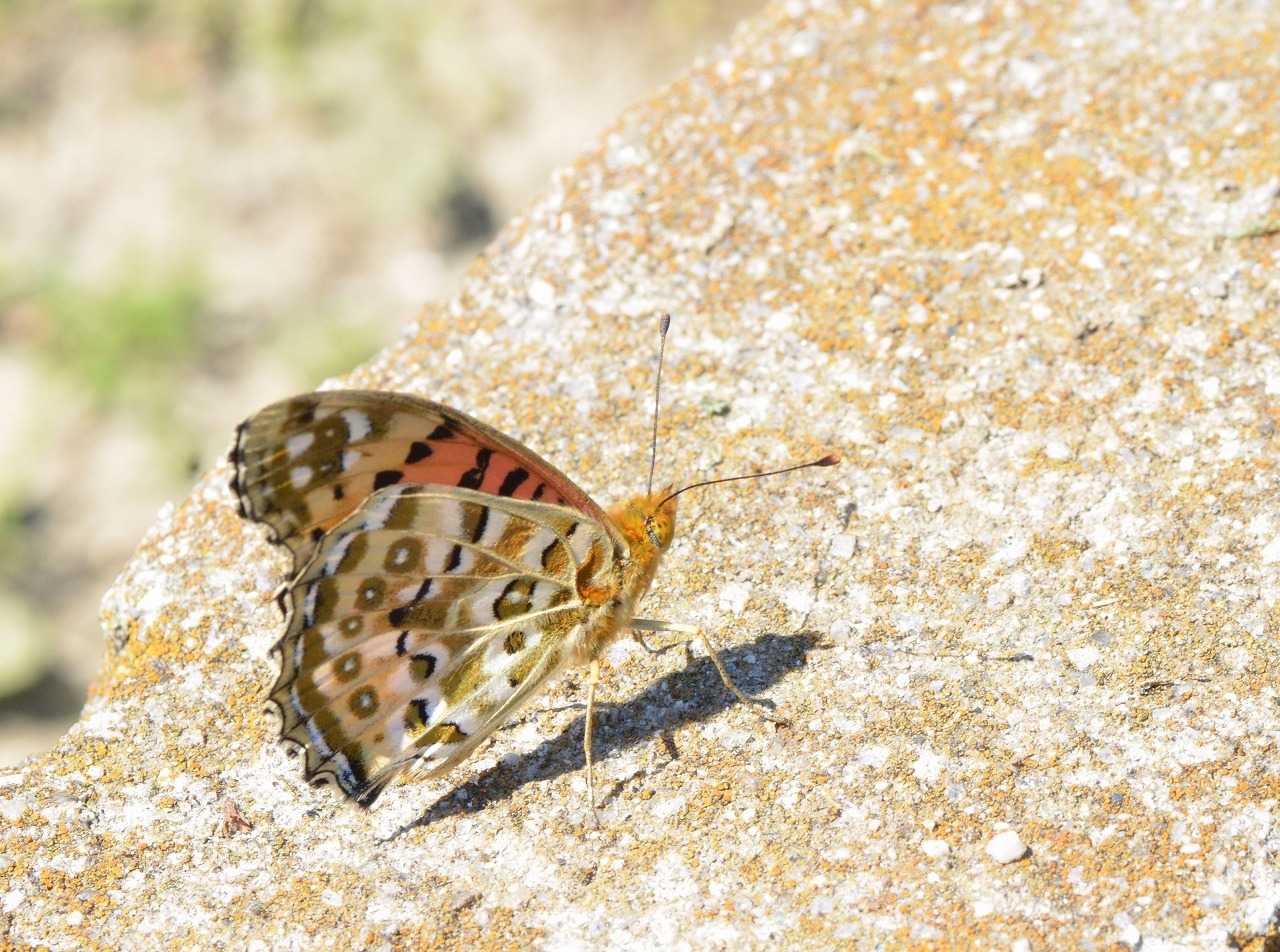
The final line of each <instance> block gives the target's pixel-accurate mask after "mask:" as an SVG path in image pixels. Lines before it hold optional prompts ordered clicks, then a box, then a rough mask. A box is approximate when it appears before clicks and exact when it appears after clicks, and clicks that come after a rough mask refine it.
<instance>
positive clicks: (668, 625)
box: [631, 618, 698, 655]
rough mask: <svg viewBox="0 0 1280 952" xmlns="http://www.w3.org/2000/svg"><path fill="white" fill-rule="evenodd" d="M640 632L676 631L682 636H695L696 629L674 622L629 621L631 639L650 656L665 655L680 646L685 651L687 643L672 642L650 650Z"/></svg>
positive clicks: (646, 619) (643, 619) (638, 619)
mask: <svg viewBox="0 0 1280 952" xmlns="http://www.w3.org/2000/svg"><path fill="white" fill-rule="evenodd" d="M642 631H677V632H680V633H681V634H684V635H696V634H698V629H697V628H694V627H693V626H692V625H682V624H680V623H679V622H674V621H658V620H657V619H652V618H633V619H631V637H632V638H633V639H635V641H636V643H637V644H638V645H640V647H641V648H643V649H644V650H645V651H646V652H647V653H649V654H651V655H662V654H666V653H667V652H668V651H670V650H671V649H672V648H679V647H681V646H682V645H683V646H684V647H685V648H686V649H687V648H688V647H689V641H688V640H685V641H674V642H672V643H671V644H669V645H663V646H662V647H661V648H650V647H649V644H648V642H646V641H645V640H644V636H643V635H641V634H640V632H642Z"/></svg>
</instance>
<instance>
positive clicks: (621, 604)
mask: <svg viewBox="0 0 1280 952" xmlns="http://www.w3.org/2000/svg"><path fill="white" fill-rule="evenodd" d="M667 496H668V493H666V492H661V493H652V494H649V495H646V496H635V497H633V498H631V499H629V500H627V501H626V502H624V503H622V504H621V505H618V506H615V507H614V508H612V509H610V510H609V519H610V520H611V521H612V522H613V524H614V526H615V527H616V528H617V530H618V533H619V535H621V536H622V538H623V539H624V540H625V541H626V543H627V556H626V558H623V559H619V560H618V562H617V566H616V572H617V584H616V585H615V586H613V587H612V590H611V591H607V592H606V591H600V590H593V589H592V588H591V587H590V585H589V584H588V585H584V584H583V582H582V577H581V575H580V576H579V585H578V594H579V596H580V597H581V598H582V601H583V604H585V605H588V606H599V607H600V608H601V609H603V611H600V610H599V609H597V611H595V612H593V614H592V617H591V620H590V621H589V623H588V624H587V628H586V633H585V637H584V638H583V639H582V641H581V642H580V643H579V647H578V650H577V652H576V653H575V655H574V658H573V663H575V664H587V663H588V662H590V661H593V660H594V659H596V658H598V657H600V654H601V653H602V652H603V651H604V650H605V649H606V648H608V647H609V645H611V644H612V643H613V642H615V641H617V640H618V638H619V637H621V636H622V635H623V634H624V633H625V632H626V631H627V626H628V625H629V624H630V623H631V620H632V619H633V618H634V617H635V614H636V609H637V607H638V606H639V604H640V600H641V599H642V598H644V595H645V593H646V592H647V591H649V586H650V585H652V584H653V579H654V576H656V575H657V574H658V564H659V563H660V562H661V561H662V554H663V553H664V552H666V551H667V547H668V546H669V545H671V540H672V538H673V537H674V536H675V527H676V502H677V500H675V499H670V498H666V497H667ZM664 499H666V501H665V502H664V501H663V500H664Z"/></svg>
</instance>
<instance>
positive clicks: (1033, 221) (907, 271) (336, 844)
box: [0, 2, 1280, 950]
mask: <svg viewBox="0 0 1280 952" xmlns="http://www.w3.org/2000/svg"><path fill="white" fill-rule="evenodd" d="M1278 11H1280V8H1278V7H1277V6H1276V5H1274V4H1271V3H1263V2H1258V3H1248V2H1227V3H1219V4H1200V3H1181V2H1148V3H1141V4H1130V5H1122V4H1112V3H1088V2H1085V3H1077V4H1066V3H1018V2H1006V3H983V2H971V3H970V2H966V3H955V4H928V3H919V4H916V5H913V6H908V5H902V4H884V5H882V6H880V7H878V8H874V7H869V6H857V5H853V4H848V5H842V4H835V3H815V4H806V3H787V4H783V5H780V6H775V7H773V8H771V9H770V10H769V11H767V12H765V13H764V14H762V15H761V16H759V17H758V18H757V19H755V20H753V21H751V22H749V23H747V24H746V25H744V28H743V29H742V30H741V31H740V32H739V33H738V35H737V37H736V39H735V41H734V43H733V45H732V46H731V47H730V48H727V49H725V50H722V51H720V52H719V53H718V54H717V55H715V56H713V57H710V58H709V59H708V60H707V61H706V62H705V63H699V64H695V66H694V67H693V68H692V69H691V70H690V71H689V72H688V74H687V75H685V76H684V77H683V78H682V79H681V80H680V81H678V82H677V83H676V84H675V85H673V86H672V87H671V88H669V89H666V90H663V91H661V92H658V93H657V94H655V95H654V96H653V98H652V99H650V100H649V101H647V102H644V103H641V104H639V105H638V106H637V107H635V108H634V109H633V110H631V111H630V112H629V113H627V114H626V115H624V116H623V117H622V118H621V119H620V121H619V123H618V124H617V126H616V127H615V128H614V129H613V130H612V131H610V132H609V133H608V134H606V135H605V136H604V137H603V139H602V140H601V141H600V143H598V145H597V146H596V147H595V149H594V151H591V152H589V153H588V154H586V155H584V156H583V157H582V158H581V159H580V160H579V162H578V163H577V164H576V165H575V166H573V167H572V168H569V169H567V170H565V171H564V172H563V173H562V174H560V175H559V176H558V177H557V179H556V181H555V182H554V184H553V185H552V186H551V187H550V188H549V189H548V190H547V192H546V193H545V195H544V197H543V198H542V199H541V200H540V201H539V202H537V203H536V204H535V205H534V206H533V207H531V208H530V209H529V211H528V213H527V214H526V215H525V216H524V217H522V218H519V219H517V220H515V221H513V222H511V223H510V224H509V226H508V227H507V228H506V229H505V231H504V232H503V233H502V234H501V236H500V238H499V239H498V240H497V242H496V243H495V244H494V245H493V246H492V247H491V249H490V250H489V252H488V254H487V255H486V256H485V257H484V258H483V259H481V260H480V261H478V262H477V264H476V266H475V268H474V270H473V271H472V272H471V273H470V275H469V276H468V278H467V280H466V282H465V284H464V286H463V287H462V288H461V289H460V291H459V294H458V295H457V297H456V298H455V299H454V300H452V301H450V302H448V303H447V304H444V305H442V306H440V307H433V308H429V309H428V310H427V311H426V312H424V313H423V314H422V315H421V316H420V317H419V318H418V319H417V320H416V321H415V322H413V323H412V324H411V325H410V326H409V327H408V329H407V331H406V334H405V336H404V338H403V339H401V340H400V341H399V342H397V343H395V344H394V345H393V346H391V347H389V348H388V349H387V350H386V351H385V352H384V353H383V354H382V355H381V356H380V357H379V358H378V359H376V360H375V361H373V362H372V363H371V364H370V365H368V366H366V367H363V368H361V369H360V370H359V371H357V372H356V373H354V374H353V375H352V376H351V377H350V378H349V379H348V381H347V382H349V383H353V384H357V385H362V386H384V387H393V388H403V389H407V390H411V391H413V392H416V393H421V394H425V395H429V396H431V397H433V398H435V399H439V400H443V401H445V402H447V403H451V404H453V405H456V406H458V407H460V408H462V409H465V410H467V411H469V412H471V413H473V414H475V415H477V416H480V417H481V418H483V419H485V420H487V421H489V422H491V423H493V424H495V425H497V426H500V427H502V428H503V429H505V430H507V431H509V432H511V433H514V434H516V435H518V436H519V437H521V438H522V439H524V440H526V441H527V442H528V443H529V444H530V445H531V446H533V447H534V448H536V449H537V450H538V451H539V452H541V453H542V454H543V455H545V456H547V457H548V458H550V459H552V460H553V461H555V462H556V463H557V464H558V465H559V466H560V467H561V468H563V469H564V470H565V471H567V472H568V473H570V474H571V475H573V476H575V477H576V478H578V479H579V480H580V481H581V483H582V484H583V485H584V486H585V487H586V488H587V489H588V490H589V491H591V492H592V493H593V494H595V495H596V496H597V498H599V499H601V500H602V501H605V502H612V501H615V500H616V499H618V498H619V497H621V496H625V495H628V494H630V493H633V492H636V491H638V490H639V489H641V488H642V487H643V484H644V478H645V473H646V470H647V460H646V443H647V436H648V427H649V412H650V406H651V387H652V383H653V376H654V365H655V360H654V356H655V342H656V331H655V327H656V314H657V312H659V311H660V310H669V311H671V312H672V313H673V314H674V315H675V327H674V330H673V333H672V337H671V341H670V345H669V349H668V364H667V374H666V378H665V381H664V386H665V390H664V411H663V417H662V437H661V444H660V451H659V460H658V473H659V479H660V480H670V481H674V482H687V481H692V480H696V479H701V478H707V477H709V476H717V475H729V474H733V473H739V472H745V471H749V470H751V469H752V468H754V467H760V466H766V465H770V466H771V465H779V464H785V463H787V462H789V461H794V460H798V459H803V458H807V457H811V456H816V455H820V454H821V453H822V452H823V451H825V450H826V448H828V447H831V446H836V447H840V448H841V449H843V450H844V451H845V453H846V461H845V463H844V464H843V465H842V466H840V467H838V468H836V469H834V470H832V469H828V470H814V471H809V472H806V473H800V474H794V475H792V476H786V477H781V478H778V479H775V480H770V481H767V482H763V483H756V484H737V485H734V486H725V487H718V488H716V489H712V490H706V491H702V492H700V493H699V494H698V495H697V496H696V497H694V498H688V499H687V501H686V502H685V503H684V507H683V511H682V516H683V517H684V523H683V526H682V532H683V534H682V535H681V536H680V537H679V538H678V539H677V542H676V544H675V546H674V547H673V550H672V552H671V554H670V556H669V558H668V560H667V562H666V564H665V566H664V569H663V571H662V573H661V574H660V576H659V579H658V582H657V584H656V586H655V590H654V591H653V592H652V593H651V594H650V596H649V599H648V601H647V602H646V605H645V613H646V614H647V615H648V616H650V617H659V618H666V619H671V620H675V621H680V622H684V623H692V624H700V625H704V626H706V628H707V629H708V630H709V631H711V632H712V633H713V635H714V637H715V638H716V639H717V641H718V642H719V643H720V644H721V646H722V647H723V649H724V650H723V655H724V658H725V660H726V662H727V663H728V665H729V667H730V669H731V670H732V671H733V672H734V674H735V675H736V676H737V677H738V678H739V679H740V681H741V682H742V683H743V684H744V686H746V687H747V688H748V689H750V690H752V691H755V692H759V693H761V694H764V695H767V696H768V697H770V698H772V699H773V700H775V701H776V702H777V703H778V704H779V706H780V707H781V708H782V709H783V710H784V711H785V712H786V713H787V714H788V715H789V717H790V720H791V724H790V726H789V727H786V728H780V729H773V728H772V727H768V726H766V725H762V724H761V723H760V722H759V721H758V720H757V719H756V718H755V717H754V716H753V715H752V713H751V712H750V711H748V710H745V709H744V708H743V707H742V706H741V705H739V704H736V703H732V699H731V698H730V697H728V696H726V693H725V691H724V690H723V688H722V687H721V685H720V683H719V680H718V678H717V676H716V674H715V671H714V669H713V668H712V666H711V664H710V663H709V661H707V659H706V658H705V657H703V656H702V655H701V653H700V652H697V651H695V652H694V653H693V655H692V657H690V658H686V657H685V655H684V653H683V652H681V651H671V652H668V653H667V654H665V655H663V656H661V657H660V658H657V659H651V658H649V657H648V656H645V655H643V654H642V653H640V652H638V651H636V650H628V649H627V648H626V647H622V648H619V649H617V650H615V651H614V653H612V654H611V655H610V661H611V669H612V670H611V671H610V676H609V679H608V681H607V682H606V684H605V685H604V688H603V696H604V698H605V700H606V702H607V703H606V705H605V707H606V717H605V720H604V721H603V723H602V724H601V726H600V729H599V730H598V731H597V755H598V757H599V766H600V773H601V775H602V778H603V779H602V780H601V791H602V792H603V794H604V798H605V809H604V811H603V821H604V822H603V827H602V828H601V829H599V830H597V829H596V828H595V827H594V826H593V825H591V823H590V822H589V819H588V817H587V815H586V795H585V786H584V781H583V771H582V766H583V757H582V752H581V733H582V706H581V704H582V700H583V696H584V691H583V684H582V678H581V677H580V676H579V677H571V678H568V679H566V680H565V681H563V682H561V683H560V684H558V685H557V686H556V688H555V689H553V690H552V691H550V692H548V693H547V694H546V695H544V696H543V697H542V698H541V699H540V700H539V701H538V702H537V703H536V704H535V705H534V706H533V707H532V708H531V709H530V710H529V711H528V712H527V714H526V715H524V716H523V717H521V718H520V719H519V720H518V721H517V722H516V723H513V724H512V725H510V726H509V727H508V728H507V729H506V730H504V731H502V732H500V733H499V735H498V736H497V737H496V738H495V740H494V742H493V743H492V745H491V746H488V747H487V748H484V749H482V750H481V751H480V752H479V753H477V754H476V755H475V756H474V757H473V758H472V760H471V761H470V762H468V763H467V764H465V765H464V766H463V767H462V768H460V769H459V770H458V772H457V773H456V774H455V775H454V776H453V777H452V778H450V779H449V780H447V781H436V782H432V783H425V784H416V785H408V786H401V787H397V788H394V789H393V790H391V791H390V792H389V793H388V794H386V795H385V797H384V799H383V801H382V802H381V803H380V804H379V806H378V807H377V808H376V809H375V810H373V811H371V812H361V811H359V810H356V809H353V808H349V807H345V806H344V805H342V804H341V803H340V802H339V801H338V800H337V799H336V798H335V797H334V796H333V795H332V794H331V793H330V792H328V791H326V790H313V789H311V788H309V787H307V786H306V785H305V784H304V783H303V782H302V781H301V779H300V776H299V769H298V765H297V763H296V762H295V761H292V760H290V759H289V758H288V757H287V756H286V755H285V752H284V750H283V749H282V748H281V747H280V746H279V745H278V744H277V743H276V742H275V740H274V739H273V737H274V733H273V725H272V723H271V720H270V718H269V717H267V716H265V715H264V714H263V710H262V704H263V698H264V696H265V693H266V690H267V688H268V686H269V685H270V683H271V681H272V678H273V675H274V666H273V663H272V661H271V659H270V654H269V653H270V648H271V646H272V644H273V642H274V641H275V639H276V638H277V637H278V636H279V634H280V628H281V625H280V621H279V618H278V615H277V613H276V610H275V607H274V605H273V604H272V602H271V598H270V596H271V593H272V591H273V589H274V588H275V587H276V586H277V585H278V584H279V583H280V581H281V579H282V572H283V560H282V559H281V557H280V556H279V555H278V554H277V553H276V552H274V551H272V549H271V548H270V547H269V546H268V545H267V544H266V543H265V542H264V541H263V540H262V538H261V536H260V534H259V532H258V531H257V530H256V529H254V528H253V527H251V526H247V525H244V524H242V523H241V522H240V521H239V520H238V518H237V517H236V515H235V510H234V507H233V505H232V500H231V498H230V494H229V492H228V490H227V488H226V479H227V473H226V472H225V471H223V470H219V471H216V472H214V473H212V474H210V475H209V476H208V477H207V478H206V479H204V480H203V481H201V482H200V483H199V485H197V486H196V488H195V489H194V490H193V491H192V493H191V495H190V496H189V497H188V498H187V499H186V500H185V501H183V502H182V503H181V504H179V505H177V506H175V507H174V508H173V509H172V510H171V511H168V512H166V513H165V514H163V516H162V517H161V519H160V520H159V522H158V523H157V525H156V526H155V528H154V529H153V531H152V532H151V533H150V534H149V535H148V537H147V538H146V540H145V541H144V542H143V544H142V546H141V548H140V549H139V551H138V553H137V555H136V557H135V558H134V559H133V561H132V562H130V564H129V565H128V566H127V567H126V568H125V571H124V573H123V575H122V576H121V578H120V580H119V582H118V584H117V585H116V587H115V588H113V589H112V591H111V592H109V593H108V595H107V597H106V600H105V603H104V618H105V622H106V630H107V637H108V639H109V641H110V651H109V659H108V662H107V665H106V667H105V669H104V671H103V673H102V676H101V678H100V680H99V682H98V684H97V685H96V687H95V689H94V692H93V695H92V697H91V699H90V703H89V706H88V708H87V710H86V712H85V715H84V718H83V720H82V721H81V723H80V724H79V725H77V726H76V727H75V728H74V729H73V730H72V731H71V733H70V734H69V735H68V736H67V737H66V738H65V739H64V741H63V742H62V743H61V744H60V745H59V746H58V748H57V749H56V750H54V751H52V752H51V753H49V754H47V755H45V756H43V757H39V758H36V759H34V760H33V761H30V762H29V763H28V764H27V765H26V766H25V767H23V768H22V769H20V770H16V771H11V772H9V773H7V774H5V775H2V776H0V947H5V948H8V947H14V946H18V947H22V946H25V945H44V946H47V947H49V948H51V949H95V948H97V949H120V948H131V949H149V948H174V947H226V948H249V949H289V948H297V949H304V948H306V949H309V948H320V947H335V948H459V947H461V946H462V943H468V944H469V945H471V946H473V947H475V948H511V947H530V946H534V945H538V944H542V945H543V946H544V947H546V948H556V949H605V948H611V949H612V948H616V949H653V948H688V949H709V948H735V949H736V948H774V947H787V948H797V947H809V948H830V947H835V946H839V945H841V944H843V945H845V946H847V947H849V948H859V949H863V948H873V947H880V948H900V947H912V946H917V945H919V946H935V947H975V946H976V947H983V948H1012V949H1039V948H1064V947H1093V948H1108V947H1111V948H1124V947H1136V946H1138V945H1139V944H1141V947H1142V948H1143V949H1145V950H1151V949H1173V948H1197V949H1198V948H1205V949H1226V948H1238V947H1241V946H1243V947H1246V948H1254V949H1262V948H1264V947H1266V948H1270V947H1271V945H1269V944H1266V943H1274V942H1275V941H1276V939H1277V929H1276V910H1277V907H1278V906H1280V865H1278V864H1277V862H1276V855H1277V852H1278V851H1280V831H1278V830H1277V825H1276V819H1277V797H1278V796H1280V749H1278V744H1280V711H1278V710H1277V674H1278V673H1280V668H1278V666H1277V661H1278V659H1280V647H1278V645H1277V637H1278V627H1277V622H1278V617H1277V577H1278V575H1280V509H1278V507H1277V487H1278V485H1280V479H1278V476H1277V460H1278V459H1280V437H1278V436H1277V421H1278V419H1280V352H1278V351H1277V340H1278V337H1277V335H1278V333H1280V279H1278V278H1277V275H1278V274H1280V234H1277V232H1280V160H1278V156H1280V149H1278V147H1277V143H1280V83H1277V82H1276V76H1277V75H1280V12H1278ZM724 404H727V405H728V407H727V412H720V411H722V410H724ZM713 409H714V410H715V411H716V412H712V411H713ZM228 799H229V800H230V801H232V803H233V804H234V805H235V808H238V811H239V814H237V812H236V809H233V808H232V807H230V806H226V807H224V802H225V801H226V800H228ZM239 815H242V816H243V817H244V818H245V819H247V821H248V822H249V823H251V824H252V828H251V829H245V824H244V823H243V822H241V821H240V820H239V819H238V817H239Z"/></svg>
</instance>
